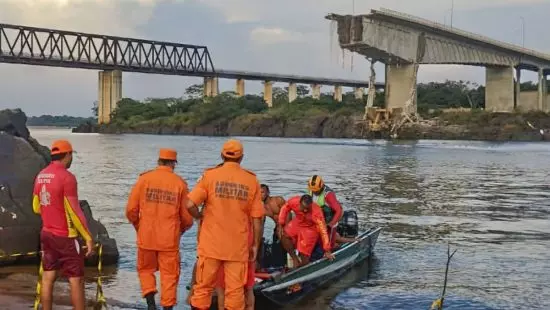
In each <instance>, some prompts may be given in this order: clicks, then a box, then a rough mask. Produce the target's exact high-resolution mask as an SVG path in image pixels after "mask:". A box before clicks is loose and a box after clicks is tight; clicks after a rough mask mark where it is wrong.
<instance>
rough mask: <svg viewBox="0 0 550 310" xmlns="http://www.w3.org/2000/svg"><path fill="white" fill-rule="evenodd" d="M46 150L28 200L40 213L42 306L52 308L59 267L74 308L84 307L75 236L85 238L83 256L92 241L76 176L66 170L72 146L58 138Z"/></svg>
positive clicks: (81, 265) (89, 250) (81, 262)
mask: <svg viewBox="0 0 550 310" xmlns="http://www.w3.org/2000/svg"><path fill="white" fill-rule="evenodd" d="M50 154H51V159H52V161H51V163H50V164H49V165H48V166H47V167H46V168H44V169H43V170H42V171H40V173H39V174H38V176H37V177H36V179H35V182H34V190H33V202H32V207H33V211H34V212H35V213H37V214H40V215H41V216H42V231H41V233H40V247H41V249H42V265H43V268H44V273H43V274H42V291H41V294H40V295H41V296H42V298H41V302H42V309H44V310H51V309H52V299H53V297H52V296H53V285H54V283H55V279H56V276H57V271H58V270H61V274H62V275H63V276H64V277H67V278H68V279H69V284H70V287H71V301H72V304H73V307H74V309H75V310H84V307H85V294H84V279H83V277H84V257H83V256H82V253H81V252H80V251H81V249H80V244H79V243H78V241H77V237H78V235H80V236H81V237H82V238H83V239H84V240H85V241H86V254H85V255H86V256H90V255H91V254H92V251H93V246H94V243H93V241H92V236H91V234H90V230H89V229H88V224H87V222H86V218H85V217H84V213H83V212H82V209H81V208H80V204H79V202H78V191H77V182H76V178H75V176H74V175H73V174H72V173H71V172H69V170H68V169H69V168H70V167H71V164H72V162H73V147H72V145H71V144H70V143H69V141H66V140H58V141H55V142H54V143H53V144H52V148H51V152H50Z"/></svg>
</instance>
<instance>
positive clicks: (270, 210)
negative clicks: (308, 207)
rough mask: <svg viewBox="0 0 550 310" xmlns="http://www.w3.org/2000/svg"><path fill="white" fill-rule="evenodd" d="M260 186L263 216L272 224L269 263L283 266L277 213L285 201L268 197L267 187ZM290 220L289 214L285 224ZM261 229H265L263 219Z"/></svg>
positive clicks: (284, 254)
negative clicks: (270, 220) (263, 209)
mask: <svg viewBox="0 0 550 310" xmlns="http://www.w3.org/2000/svg"><path fill="white" fill-rule="evenodd" d="M260 186H261V190H262V201H263V202H264V208H265V215H266V216H265V218H267V217H269V218H271V219H272V220H273V222H274V229H273V236H272V243H271V244H272V248H271V253H272V257H271V262H272V264H274V265H277V266H278V265H281V266H285V264H286V252H285V250H284V248H283V246H282V244H281V240H280V239H279V233H278V231H279V230H280V226H279V212H280V211H281V208H282V207H283V205H284V204H285V199H284V198H283V197H281V196H270V191H269V186H267V185H266V184H261V185H260ZM291 219H292V216H291V214H290V213H289V215H288V219H287V222H289V221H290V220H291ZM262 227H265V219H264V225H262ZM262 235H263V233H262ZM260 253H262V252H260ZM264 262H265V260H264ZM260 265H261V264H260Z"/></svg>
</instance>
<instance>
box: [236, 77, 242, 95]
mask: <svg viewBox="0 0 550 310" xmlns="http://www.w3.org/2000/svg"><path fill="white" fill-rule="evenodd" d="M236 84H237V85H236V89H235V92H236V93H237V96H239V97H242V96H244V79H238V80H237V83H236Z"/></svg>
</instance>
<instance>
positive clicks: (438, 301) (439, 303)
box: [430, 244, 456, 310]
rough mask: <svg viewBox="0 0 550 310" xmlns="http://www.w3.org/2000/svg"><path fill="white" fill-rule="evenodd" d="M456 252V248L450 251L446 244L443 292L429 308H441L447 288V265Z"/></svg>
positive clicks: (438, 309) (439, 309) (437, 309)
mask: <svg viewBox="0 0 550 310" xmlns="http://www.w3.org/2000/svg"><path fill="white" fill-rule="evenodd" d="M455 253H456V249H455V250H454V251H453V253H451V245H450V244H448V245H447V266H446V267H445V281H444V282H443V292H441V297H439V298H438V299H436V300H434V302H433V303H432V306H431V307H430V310H443V302H444V301H445V291H446V290H447V276H448V274H449V265H450V264H451V258H453V256H454V255H455Z"/></svg>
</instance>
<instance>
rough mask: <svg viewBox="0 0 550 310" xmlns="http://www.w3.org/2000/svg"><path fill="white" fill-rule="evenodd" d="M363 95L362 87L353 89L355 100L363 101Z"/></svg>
mask: <svg viewBox="0 0 550 310" xmlns="http://www.w3.org/2000/svg"><path fill="white" fill-rule="evenodd" d="M364 95H365V89H364V88H363V87H356V88H355V99H357V100H361V99H363V96H364Z"/></svg>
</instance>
